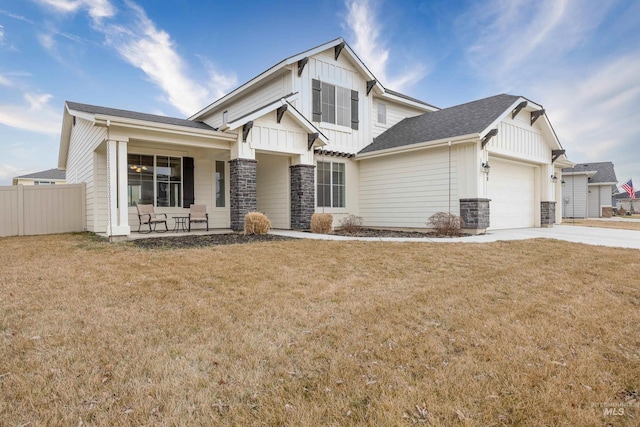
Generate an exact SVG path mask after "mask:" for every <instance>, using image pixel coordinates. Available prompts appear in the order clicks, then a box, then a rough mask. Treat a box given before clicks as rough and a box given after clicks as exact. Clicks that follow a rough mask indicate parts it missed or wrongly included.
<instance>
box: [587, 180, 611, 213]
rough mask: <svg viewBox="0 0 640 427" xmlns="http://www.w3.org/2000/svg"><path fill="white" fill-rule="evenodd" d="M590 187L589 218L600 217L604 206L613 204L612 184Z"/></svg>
mask: <svg viewBox="0 0 640 427" xmlns="http://www.w3.org/2000/svg"><path fill="white" fill-rule="evenodd" d="M588 188H589V193H588V197H587V198H588V200H589V218H600V217H601V216H602V206H611V186H609V185H590V186H589V187H588Z"/></svg>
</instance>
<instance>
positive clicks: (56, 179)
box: [13, 169, 66, 185]
mask: <svg viewBox="0 0 640 427" xmlns="http://www.w3.org/2000/svg"><path fill="white" fill-rule="evenodd" d="M18 184H22V185H53V184H66V181H65V171H64V170H60V169H49V170H46V171H41V172H35V173H30V174H28V175H22V176H17V177H15V178H13V185H18Z"/></svg>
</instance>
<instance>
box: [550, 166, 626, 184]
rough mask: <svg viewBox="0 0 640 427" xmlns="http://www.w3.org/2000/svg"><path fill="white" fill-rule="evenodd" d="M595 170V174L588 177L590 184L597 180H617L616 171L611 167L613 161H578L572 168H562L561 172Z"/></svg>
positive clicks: (595, 182)
mask: <svg viewBox="0 0 640 427" xmlns="http://www.w3.org/2000/svg"><path fill="white" fill-rule="evenodd" d="M588 171H596V174H595V175H593V176H592V177H591V178H589V183H590V184H597V183H599V182H618V178H616V171H615V170H614V169H613V163H611V162H596V163H578V164H577V165H575V166H574V167H573V168H564V169H562V172H566V173H571V172H588Z"/></svg>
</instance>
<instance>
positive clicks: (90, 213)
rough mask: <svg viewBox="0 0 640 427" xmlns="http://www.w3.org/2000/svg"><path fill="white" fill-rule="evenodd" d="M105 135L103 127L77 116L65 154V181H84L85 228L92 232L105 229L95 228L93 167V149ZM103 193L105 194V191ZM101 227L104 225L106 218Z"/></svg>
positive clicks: (77, 182)
mask: <svg viewBox="0 0 640 427" xmlns="http://www.w3.org/2000/svg"><path fill="white" fill-rule="evenodd" d="M106 136H107V131H106V129H105V128H100V127H95V126H93V123H91V122H90V121H88V120H85V119H82V118H79V117H78V118H76V124H75V126H73V128H72V129H71V142H70V144H69V154H68V156H67V183H68V184H79V183H81V182H84V183H86V191H87V193H86V205H87V211H86V212H87V214H86V220H87V230H89V231H94V232H97V231H105V230H104V229H103V230H98V229H97V228H96V227H97V222H98V219H97V217H96V216H95V212H96V207H95V206H94V205H95V203H96V193H95V186H94V169H93V168H94V151H95V150H96V149H97V147H98V146H99V145H100V144H101V143H102V142H103V141H104V139H105V138H106ZM105 166H106V164H105ZM105 173H106V170H105ZM105 177H106V175H105ZM105 179H106V178H105ZM105 190H106V187H105ZM104 194H105V195H106V191H105V193H104ZM103 227H106V218H105V222H104V225H103ZM105 229H106V228H105Z"/></svg>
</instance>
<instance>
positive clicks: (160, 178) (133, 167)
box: [127, 154, 182, 207]
mask: <svg viewBox="0 0 640 427" xmlns="http://www.w3.org/2000/svg"><path fill="white" fill-rule="evenodd" d="M127 163H128V176H127V179H128V182H127V189H128V200H129V206H135V205H136V204H138V205H154V206H156V207H182V158H180V157H169V156H149V155H140V154H129V155H127Z"/></svg>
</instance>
